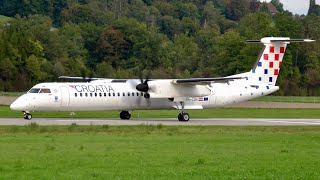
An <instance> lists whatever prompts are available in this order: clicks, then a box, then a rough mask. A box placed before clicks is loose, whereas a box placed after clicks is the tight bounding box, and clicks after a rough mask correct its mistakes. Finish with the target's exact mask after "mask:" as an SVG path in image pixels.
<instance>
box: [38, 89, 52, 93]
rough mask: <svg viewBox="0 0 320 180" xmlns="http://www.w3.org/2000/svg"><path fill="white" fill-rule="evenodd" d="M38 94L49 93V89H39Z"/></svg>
mask: <svg viewBox="0 0 320 180" xmlns="http://www.w3.org/2000/svg"><path fill="white" fill-rule="evenodd" d="M39 93H51V91H50V89H41V90H40V92H39Z"/></svg>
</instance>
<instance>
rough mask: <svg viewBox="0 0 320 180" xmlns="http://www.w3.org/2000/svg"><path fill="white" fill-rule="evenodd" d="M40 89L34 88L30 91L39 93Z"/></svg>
mask: <svg viewBox="0 0 320 180" xmlns="http://www.w3.org/2000/svg"><path fill="white" fill-rule="evenodd" d="M39 91H40V88H32V89H30V90H29V92H28V93H38V92H39Z"/></svg>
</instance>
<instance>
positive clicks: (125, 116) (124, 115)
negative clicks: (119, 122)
mask: <svg viewBox="0 0 320 180" xmlns="http://www.w3.org/2000/svg"><path fill="white" fill-rule="evenodd" d="M130 118H131V114H130V113H129V112H128V111H121V113H120V119H130Z"/></svg>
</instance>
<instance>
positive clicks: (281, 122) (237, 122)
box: [0, 118, 320, 126]
mask: <svg viewBox="0 0 320 180" xmlns="http://www.w3.org/2000/svg"><path fill="white" fill-rule="evenodd" d="M30 123H37V124H39V125H70V124H73V123H75V124H77V125H116V126H119V125H129V126H130V125H160V124H161V125H167V126H320V119H261V118H249V119H247V118H210V119H191V120H190V121H189V122H179V121H178V120H177V119H175V118H161V119H147V118H144V119H130V120H120V119H105V118H101V119H99V118H98V119H97V118H92V119H87V118H77V119H75V118H33V119H32V120H24V119H23V118H0V125H18V126H23V125H28V124H30Z"/></svg>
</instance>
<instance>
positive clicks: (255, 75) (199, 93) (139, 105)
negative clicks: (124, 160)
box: [10, 37, 313, 121]
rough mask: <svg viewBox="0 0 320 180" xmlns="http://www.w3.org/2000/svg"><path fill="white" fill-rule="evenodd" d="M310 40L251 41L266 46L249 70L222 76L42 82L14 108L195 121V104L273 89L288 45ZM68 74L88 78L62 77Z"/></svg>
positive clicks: (221, 102)
mask: <svg viewBox="0 0 320 180" xmlns="http://www.w3.org/2000/svg"><path fill="white" fill-rule="evenodd" d="M312 41H313V40H310V39H290V38H288V37H266V38H262V39H261V40H251V41H247V42H249V43H262V44H263V45H264V48H263V50H262V52H261V54H260V55H259V56H258V59H257V61H256V63H255V64H254V66H253V68H252V69H251V70H250V71H249V72H245V73H242V74H236V75H232V76H227V77H218V78H190V79H145V80H139V79H104V78H92V79H91V81H90V82H85V83H83V82H82V83H80V82H67V83H41V84H37V85H35V86H34V87H32V88H31V89H30V90H29V91H28V92H27V93H26V94H24V95H22V96H20V97H19V98H18V99H17V100H15V101H14V102H13V103H12V104H11V106H10V108H11V109H12V110H17V111H21V112H23V114H24V119H26V120H31V119H32V115H31V112H36V111H44V112H49V111H68V112H77V111H108V110H118V111H119V112H120V119H130V117H131V114H130V112H131V111H134V110H151V109H153V110H161V109H166V110H169V109H177V110H178V111H179V113H178V120H179V121H189V119H190V116H189V114H188V113H187V112H186V110H189V109H208V108H217V107H223V106H226V105H230V104H233V103H238V102H242V101H247V100H250V99H253V98H257V97H260V96H265V95H268V94H271V93H273V92H275V91H277V90H278V89H279V87H278V86H276V81H277V78H278V75H279V72H280V68H281V65H282V60H283V57H284V54H285V50H286V47H287V45H288V44H290V43H291V42H312ZM60 78H65V79H82V77H69V76H62V77H60Z"/></svg>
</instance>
